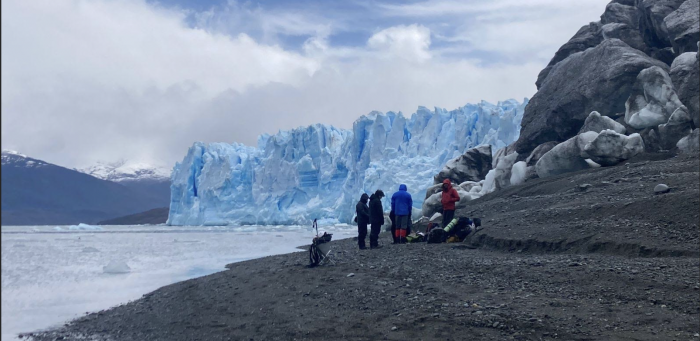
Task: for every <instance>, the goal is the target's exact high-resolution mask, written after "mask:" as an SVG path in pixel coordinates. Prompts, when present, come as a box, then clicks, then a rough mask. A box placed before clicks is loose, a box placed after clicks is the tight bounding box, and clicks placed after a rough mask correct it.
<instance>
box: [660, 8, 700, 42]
mask: <svg viewBox="0 0 700 341" xmlns="http://www.w3.org/2000/svg"><path fill="white" fill-rule="evenodd" d="M664 25H665V26H666V31H667V34H668V39H669V40H670V42H671V44H672V46H673V49H674V50H675V52H676V53H677V54H682V53H685V52H696V51H697V45H696V42H697V41H698V40H699V39H700V0H686V1H685V2H684V3H683V4H682V5H680V7H678V9H677V10H675V11H673V12H671V13H670V14H669V15H668V16H667V17H666V18H665V19H664Z"/></svg>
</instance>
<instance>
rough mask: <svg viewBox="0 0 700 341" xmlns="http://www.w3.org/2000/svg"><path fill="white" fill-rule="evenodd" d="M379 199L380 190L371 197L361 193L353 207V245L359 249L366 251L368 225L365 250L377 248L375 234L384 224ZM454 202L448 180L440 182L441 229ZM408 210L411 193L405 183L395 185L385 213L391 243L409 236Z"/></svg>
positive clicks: (449, 214)
mask: <svg viewBox="0 0 700 341" xmlns="http://www.w3.org/2000/svg"><path fill="white" fill-rule="evenodd" d="M383 197H384V192H383V191H382V190H381V189H378V190H376V191H375V192H374V194H372V195H371V196H368V195H367V194H366V193H362V196H361V197H360V201H358V202H357V205H356V206H355V213H356V214H357V218H356V221H357V230H358V236H357V244H358V246H359V247H360V249H366V245H365V238H367V225H369V226H370V235H369V247H370V248H379V247H380V246H379V232H381V228H382V225H384V208H383V207H382V198H383ZM457 201H459V194H457V191H456V190H455V189H454V188H453V187H452V183H451V182H450V180H449V179H445V180H444V181H443V183H442V200H441V203H442V216H443V220H442V226H446V225H447V224H448V223H449V222H450V221H451V220H452V219H453V218H454V214H455V203H456V202H457ZM368 202H369V203H368ZM412 210H413V198H412V197H411V193H408V187H407V186H406V185H405V184H401V185H399V190H398V191H397V192H395V193H394V194H393V195H392V196H391V211H390V213H389V219H390V220H391V235H392V237H393V239H394V244H397V243H404V242H405V241H406V236H407V235H408V234H410V233H411V232H410V229H411V211H412Z"/></svg>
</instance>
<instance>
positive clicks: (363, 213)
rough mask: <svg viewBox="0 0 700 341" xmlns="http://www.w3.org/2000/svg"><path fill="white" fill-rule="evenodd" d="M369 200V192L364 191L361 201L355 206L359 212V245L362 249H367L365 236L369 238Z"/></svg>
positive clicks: (356, 211) (357, 212)
mask: <svg viewBox="0 0 700 341" xmlns="http://www.w3.org/2000/svg"><path fill="white" fill-rule="evenodd" d="M367 200H369V196H368V195H367V193H362V196H361V197H360V201H358V202H357V205H356V206H355V213H356V214H357V245H358V246H359V247H360V250H364V249H366V247H365V238H367V224H368V223H369V207H367Z"/></svg>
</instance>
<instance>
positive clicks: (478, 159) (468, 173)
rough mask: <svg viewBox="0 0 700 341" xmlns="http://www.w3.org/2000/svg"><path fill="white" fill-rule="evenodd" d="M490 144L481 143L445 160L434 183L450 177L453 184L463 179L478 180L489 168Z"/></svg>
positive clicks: (490, 160) (490, 158) (463, 180)
mask: <svg viewBox="0 0 700 341" xmlns="http://www.w3.org/2000/svg"><path fill="white" fill-rule="evenodd" d="M491 162H492V157H491V145H482V146H478V147H475V148H471V149H469V150H467V151H466V152H465V153H464V154H463V155H460V156H459V157H457V158H455V159H452V160H450V161H448V162H447V164H446V165H445V167H444V168H443V169H442V170H441V171H440V173H438V175H436V176H435V177H434V183H435V184H441V183H442V181H443V180H445V179H450V181H452V183H453V184H460V183H462V182H465V181H479V180H482V179H484V177H486V174H487V173H488V171H489V170H491Z"/></svg>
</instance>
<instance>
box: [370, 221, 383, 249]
mask: <svg viewBox="0 0 700 341" xmlns="http://www.w3.org/2000/svg"><path fill="white" fill-rule="evenodd" d="M381 230H382V225H380V224H372V225H371V230H370V233H369V246H370V247H375V246H379V232H381Z"/></svg>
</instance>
